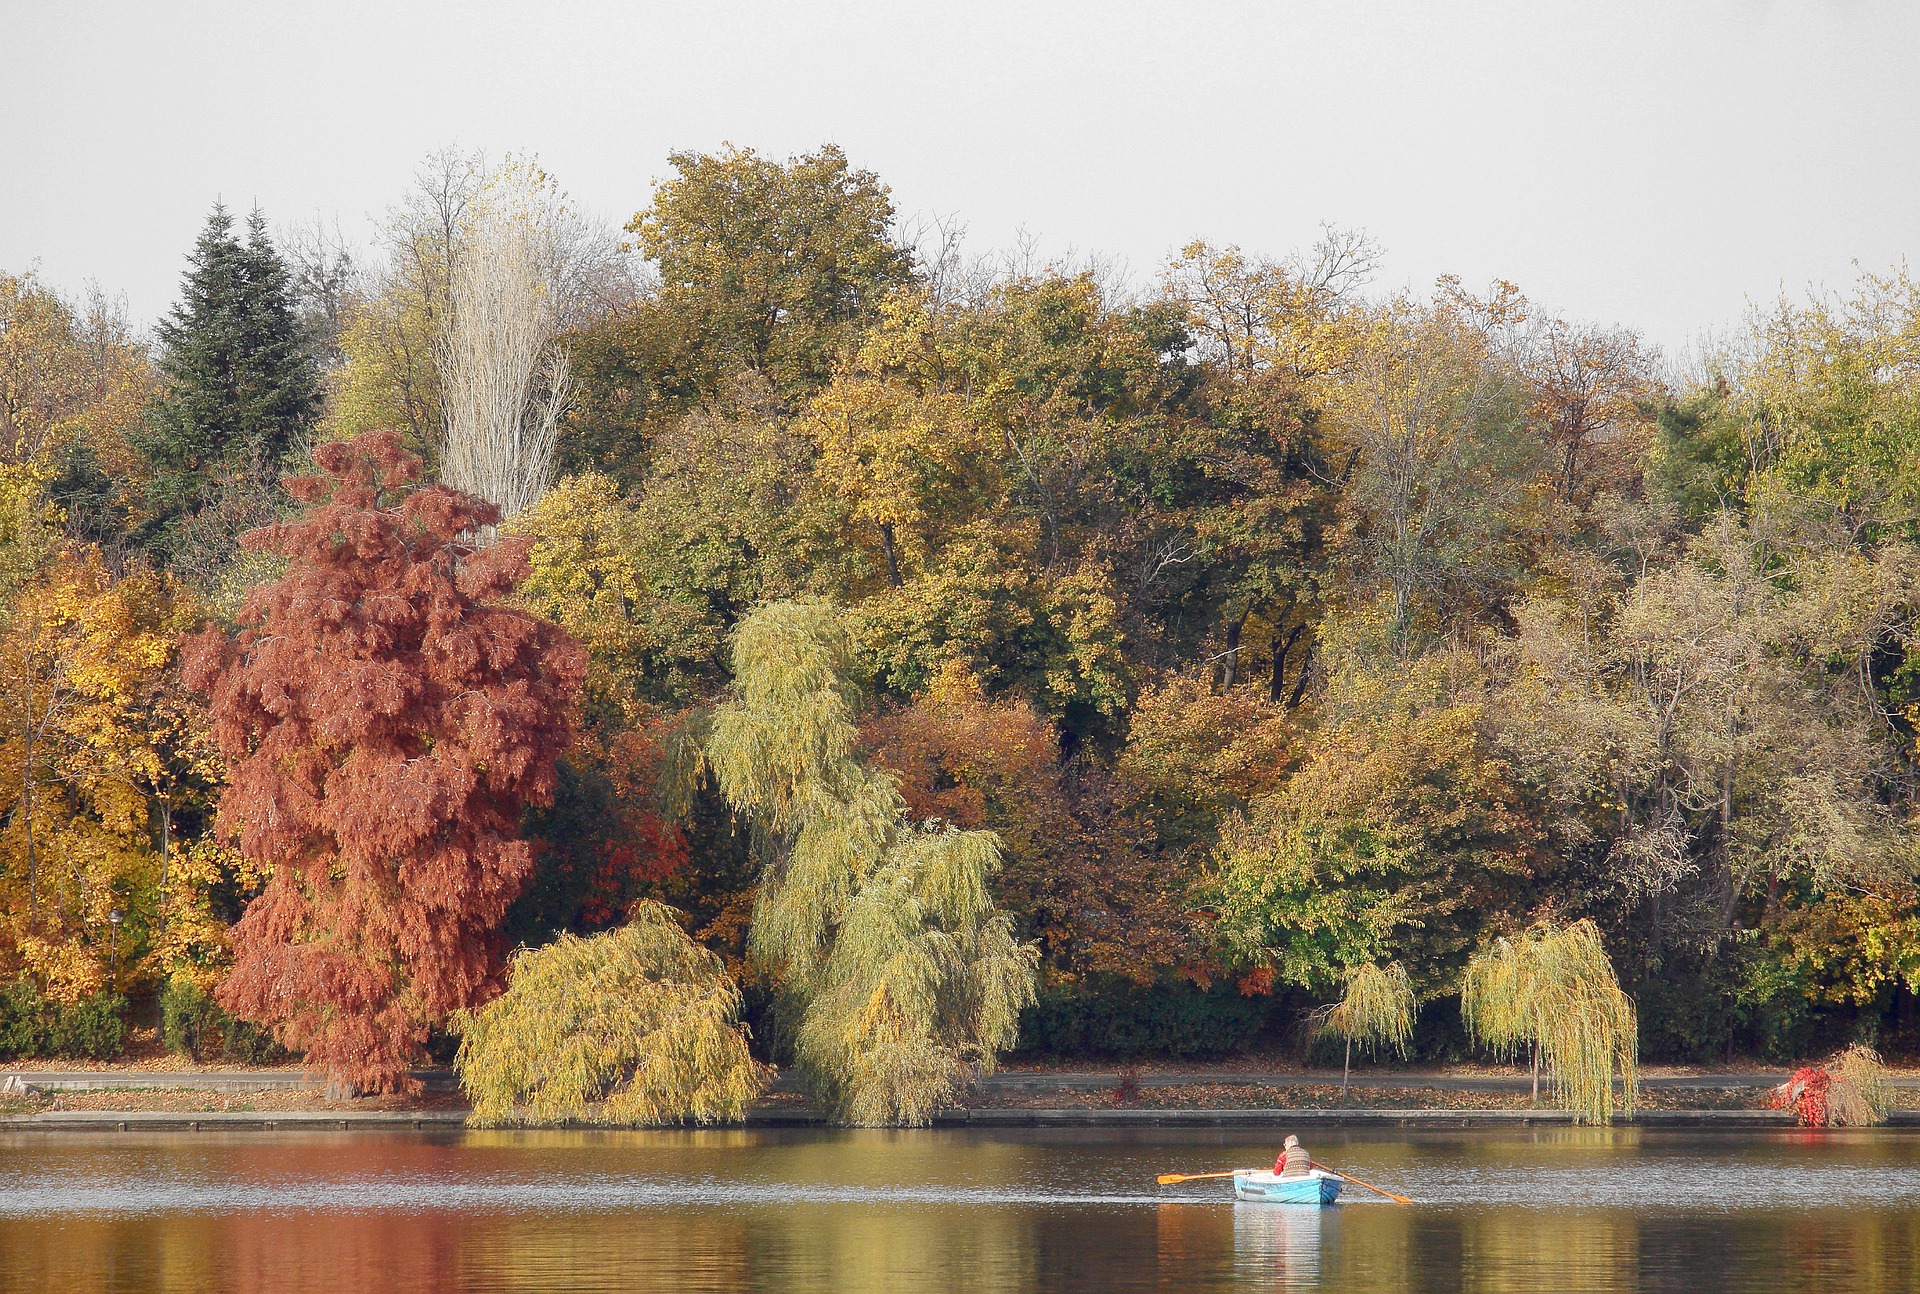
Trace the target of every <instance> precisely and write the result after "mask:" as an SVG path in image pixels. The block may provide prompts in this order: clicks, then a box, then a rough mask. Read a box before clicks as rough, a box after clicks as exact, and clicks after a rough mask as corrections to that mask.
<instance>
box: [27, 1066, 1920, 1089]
mask: <svg viewBox="0 0 1920 1294" xmlns="http://www.w3.org/2000/svg"><path fill="white" fill-rule="evenodd" d="M1790 1072H1791V1071H1789V1070H1786V1069H1778V1070H1742V1071H1728V1072H1726V1073H1710V1074H1674V1075H1664V1076H1644V1075H1643V1076H1642V1077H1641V1079H1640V1085H1641V1086H1642V1087H1644V1088H1648V1089H1652V1090H1660V1091H1688V1092H1733V1091H1745V1090H1748V1089H1754V1088H1766V1087H1777V1086H1779V1085H1780V1084H1781V1083H1783V1082H1785V1081H1786V1080H1787V1076H1788V1074H1789V1073H1790ZM414 1075H415V1077H417V1078H419V1079H420V1080H421V1081H422V1082H423V1083H424V1084H425V1085H426V1087H427V1090H428V1091H438V1092H449V1091H453V1090H455V1089H456V1088H457V1086H458V1085H457V1083H456V1082H455V1081H454V1077H453V1073H452V1071H451V1070H444V1069H422V1070H415V1071H414ZM1120 1081H1121V1074H1120V1071H1118V1070H1107V1069H1097V1070H1086V1069H1062V1070H1031V1069H1016V1070H1001V1071H1000V1072H998V1073H995V1074H989V1075H987V1076H986V1077H984V1078H982V1079H981V1080H980V1088H981V1090H982V1091H984V1092H988V1093H997V1094H1016V1093H1035V1092H1101V1091H1106V1090H1108V1089H1109V1088H1112V1087H1115V1086H1117V1085H1118V1084H1119V1083H1120ZM1135 1081H1136V1082H1137V1083H1138V1084H1139V1085H1140V1086H1141V1087H1143V1088H1168V1087H1200V1086H1209V1085H1211V1086H1220V1087H1270V1088H1288V1087H1338V1086H1339V1085H1340V1073H1339V1071H1338V1070H1331V1071H1328V1070H1271V1071H1262V1070H1247V1069H1220V1070H1212V1069H1194V1070H1177V1071H1172V1072H1165V1073H1159V1072H1153V1071H1143V1072H1141V1073H1139V1074H1138V1075H1136V1077H1135ZM1352 1085H1353V1086H1354V1087H1355V1088H1358V1089H1361V1090H1366V1091H1372V1090H1378V1089H1398V1090H1425V1091H1435V1092H1525V1091H1529V1090H1531V1088H1532V1086H1533V1080H1532V1079H1531V1078H1529V1077H1527V1076H1525V1075H1521V1076H1517V1077H1516V1076H1511V1075H1499V1074H1436V1073H1422V1072H1417V1071H1408V1072H1397V1071H1390V1072H1380V1071H1368V1072H1363V1073H1358V1074H1355V1075H1354V1076H1353V1079H1352ZM1893 1085H1894V1086H1895V1087H1897V1088H1903V1089H1912V1090H1920V1075H1909V1074H1900V1075H1896V1076H1895V1077H1894V1079H1893ZM324 1086H325V1083H324V1081H323V1080H321V1079H320V1078H318V1077H316V1076H314V1075H312V1074H309V1073H308V1072H307V1071H305V1070H298V1069H272V1070H217V1069H200V1070H126V1069H100V1070H28V1069H11V1070H8V1069H0V1088H4V1089H7V1090H12V1091H20V1090H21V1089H22V1088H25V1089H27V1090H31V1091H40V1092H79V1091H96V1092H97V1091H105V1090H114V1089H142V1090H150V1089H155V1088H168V1089H175V1090H189V1091H197V1092H292V1091H317V1090H319V1089H320V1088H322V1087H324ZM774 1090H775V1091H777V1092H778V1091H797V1090H798V1085H797V1083H795V1082H794V1080H793V1079H792V1078H791V1077H789V1076H786V1075H782V1076H781V1078H780V1079H779V1080H777V1081H776V1082H775V1083H774Z"/></svg>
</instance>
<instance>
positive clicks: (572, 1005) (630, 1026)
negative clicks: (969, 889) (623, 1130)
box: [454, 901, 765, 1124]
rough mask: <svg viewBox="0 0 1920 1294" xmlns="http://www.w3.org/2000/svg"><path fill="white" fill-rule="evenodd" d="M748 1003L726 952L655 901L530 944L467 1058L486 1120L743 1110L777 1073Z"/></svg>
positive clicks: (468, 1025) (464, 1066)
mask: <svg viewBox="0 0 1920 1294" xmlns="http://www.w3.org/2000/svg"><path fill="white" fill-rule="evenodd" d="M739 1011H740V991H739V989H738V987H736V985H735V984H734V982H733V978H732V977H731V976H730V975H728V974H727V971H726V967H725V965H724V964H723V963H722V962H721V960H720V957H719V955H718V954H716V953H714V952H712V951H711V950H710V949H707V948H703V947H701V946H700V945H699V944H696V943H694V942H693V941H692V940H691V939H689V938H687V935H686V932H685V931H684V930H682V929H681V928H680V924H679V922H677V921H675V920H674V915H673V910H672V909H671V908H668V907H667V906H665V905H664V904H661V903H654V902H647V901H643V902H642V903H640V904H639V905H638V906H637V907H636V908H635V909H634V913H633V919H632V920H631V921H630V922H628V924H626V925H624V926H621V927H620V928H619V929H617V930H610V931H608V932H606V933H605V934H599V935H595V936H593V937H592V938H590V939H582V938H580V937H579V936H577V935H571V934H565V935H562V936H560V938H559V939H558V940H557V941H556V942H554V943H551V944H548V945H547V946H546V947H544V948H538V949H527V950H523V951H521V952H520V953H519V954H517V955H516V956H515V957H514V959H513V965H512V978H511V982H510V984H509V986H508V988H507V991H506V992H505V993H503V994H501V995H500V996H499V997H497V998H495V999H494V1000H493V1001H492V1002H489V1003H488V1004H487V1005H486V1006H484V1007H482V1008H481V1009H480V1010H479V1011H477V1012H475V1013H474V1014H472V1015H471V1016H469V1017H467V1018H466V1019H465V1020H464V1021H463V1028H462V1035H463V1036H462V1037H461V1040H460V1052H459V1055H458V1056H457V1057H456V1058H455V1060H454V1066H455V1068H456V1069H458V1070H459V1073H460V1083H461V1085H462V1086H463V1087H465V1088H466V1090H467V1095H468V1096H469V1097H470V1098H471V1099H472V1101H473V1119H474V1121H475V1122H476V1123H482V1124H502V1123H557V1122H560V1121H561V1120H565V1119H590V1120H593V1121H595V1122H604V1123H682V1122H688V1121H691V1122H694V1123H714V1122H717V1121H720V1120H733V1119H738V1118H740V1117H741V1115H742V1114H743V1113H744V1112H745V1110H746V1106H747V1103H748V1102H749V1101H751V1100H753V1098H754V1097H756V1096H758V1095H759V1094H760V1091H761V1090H762V1088H763V1087H764V1086H765V1074H764V1071H763V1070H762V1069H761V1067H760V1065H759V1064H758V1063H756V1062H755V1061H754V1060H753V1058H752V1057H750V1056H749V1055H748V1054H747V1040H746V1035H745V1034H744V1032H743V1031H742V1030H741V1028H740V1027H739V1025H738V1024H736V1023H735V1019H736V1017H737V1016H738V1015H739Z"/></svg>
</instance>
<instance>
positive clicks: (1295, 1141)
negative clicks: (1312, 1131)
mask: <svg viewBox="0 0 1920 1294" xmlns="http://www.w3.org/2000/svg"><path fill="white" fill-rule="evenodd" d="M1299 1144H1300V1138H1298V1137H1295V1136H1291V1135H1290V1136H1288V1138H1287V1149H1289V1150H1291V1149H1293V1148H1294V1147H1295V1146H1297V1145H1299Z"/></svg>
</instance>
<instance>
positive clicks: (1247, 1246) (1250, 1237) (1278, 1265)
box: [1233, 1179, 1339, 1289]
mask: <svg viewBox="0 0 1920 1294" xmlns="http://www.w3.org/2000/svg"><path fill="white" fill-rule="evenodd" d="M1289 1180H1291V1179H1289ZM1338 1216H1339V1210H1337V1209H1336V1210H1335V1211H1334V1212H1333V1213H1332V1214H1328V1213H1327V1212H1326V1210H1325V1209H1319V1208H1312V1209H1270V1208H1268V1207H1267V1206H1266V1205H1264V1204H1253V1203H1247V1204H1235V1205H1234V1206H1233V1261H1234V1266H1235V1267H1237V1268H1239V1269H1240V1273H1241V1275H1242V1277H1243V1278H1250V1281H1251V1283H1250V1285H1249V1288H1253V1287H1256V1286H1264V1287H1266V1288H1268V1289H1318V1288H1319V1286H1320V1243H1321V1235H1320V1228H1321V1225H1322V1222H1321V1219H1322V1218H1323V1217H1325V1218H1326V1225H1327V1226H1335V1225H1337V1222H1338Z"/></svg>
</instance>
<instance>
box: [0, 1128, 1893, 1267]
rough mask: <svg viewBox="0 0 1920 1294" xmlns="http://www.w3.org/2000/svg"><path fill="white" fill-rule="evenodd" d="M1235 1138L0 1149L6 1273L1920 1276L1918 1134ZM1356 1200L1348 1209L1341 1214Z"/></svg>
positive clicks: (377, 1136)
mask: <svg viewBox="0 0 1920 1294" xmlns="http://www.w3.org/2000/svg"><path fill="white" fill-rule="evenodd" d="M1277 1140H1278V1134H1275V1135H1274V1136H1273V1137H1272V1138H1271V1139H1265V1138H1260V1139H1256V1137H1255V1136H1254V1135H1253V1134H1251V1133H1249V1132H1248V1131H1246V1130H1242V1129H1234V1130H1231V1131H1222V1132H1219V1133H1209V1132H1197V1133H1196V1132H1193V1131H1187V1130H1137V1129H1127V1130H1117V1131H1106V1130H1097V1129H1086V1130H1080V1129H1076V1130H1071V1131H1064V1130H1063V1131H1023V1130H1001V1131H994V1132H983V1131H979V1130H967V1131H951V1132H950V1131H941V1130H936V1131H916V1132H879V1131H843V1132H819V1131H779V1130H772V1131H758V1130H754V1131H714V1132H521V1133H509V1132H469V1133H415V1134H402V1133H393V1134H386V1133H319V1132H286V1133H276V1132H251V1133H249V1132H235V1133H224V1134H223V1133H211V1132H200V1133H178V1134H165V1133H97V1134H96V1133H80V1134H72V1133H59V1134H22V1133H15V1134H8V1135H5V1136H0V1290H7V1291H12V1290H35V1291H40V1290H49V1291H62V1292H68V1291H71V1292H74V1294H80V1292H85V1291H103V1292H104V1291H114V1292H115V1294H135V1292H140V1294H144V1292H146V1291H169V1292H171V1291H183V1292H184V1291H194V1292H196V1294H198V1292H200V1291H233V1292H241V1291H268V1290H273V1291H281V1290H287V1291H312V1292H314V1294H353V1292H355V1291H363V1290H365V1291H383V1292H389V1294H415V1292H417V1294H443V1292H444V1294H453V1292H455V1291H459V1292H463V1294H464V1292H467V1291H476V1292H477V1291H533V1290H542V1291H544V1290H566V1291H600V1290H608V1291H611V1290H620V1291H634V1290H672V1291H676V1292H679V1294H698V1292H701V1291H769V1292H772V1291H778V1292H779V1294H804V1292H806V1291H826V1290H844V1291H861V1292H868V1291H870V1292H872V1294H880V1292H882V1291H885V1292H886V1294H913V1292H915V1291H936V1290H937V1291H967V1290H975V1291H1016V1290H1047V1291H1083V1290H1084V1291H1102V1292H1107V1291H1124V1290H1156V1291H1160V1290H1164V1291H1173V1290H1179V1291H1211V1290H1296V1289H1297V1290H1330V1291H1350V1292H1354V1294H1359V1292H1363V1291H1364V1292H1366V1294H1375V1292H1379V1294H1386V1292H1388V1291H1485V1292H1487V1294H1493V1292H1496V1291H1522V1290H1528V1291H1531V1290H1566V1291H1612V1290H1655V1291H1675V1292H1677V1294H1678V1292H1684V1294H1704V1292H1705V1291H1715V1290H1729V1291H1733V1290H1738V1291H1742V1292H1743V1294H1759V1292H1763V1291H1775V1290H1779V1291H1788V1290H1791V1291H1801V1290H1821V1291H1848V1292H1849V1294H1881V1292H1883V1291H1885V1292H1888V1294H1891V1292H1893V1291H1899V1292H1900V1294H1910V1292H1911V1291H1914V1290H1916V1289H1920V1137H1916V1136H1914V1135H1911V1134H1907V1133H1904V1132H1885V1131H1880V1132H1872V1133H1864V1132H1787V1131H1771V1130H1767V1131H1742V1132H1738V1133H1734V1132H1706V1133H1683V1132H1669V1131H1636V1130H1631V1129H1621V1130H1604V1129H1550V1130H1529V1131H1463V1132H1438V1131H1436V1132H1381V1131H1371V1130H1369V1131H1355V1132H1351V1133H1345V1134H1342V1133H1336V1132H1328V1131H1320V1132H1316V1133H1315V1134H1314V1135H1312V1136H1310V1137H1309V1138H1308V1146H1309V1148H1310V1149H1311V1150H1312V1151H1313V1152H1314V1154H1315V1156H1316V1158H1319V1159H1321V1160H1322V1161H1324V1162H1328V1163H1331V1164H1334V1165H1336V1166H1337V1167H1340V1168H1343V1169H1345V1170H1346V1171H1348V1172H1350V1173H1353V1174H1355V1175H1357V1176H1360V1177H1363V1178H1366V1179H1368V1180H1370V1181H1373V1182H1376V1183H1377V1184H1379V1185H1383V1186H1387V1187H1390V1188H1391V1189H1394V1190H1397V1191H1400V1192H1403V1193H1405V1194H1407V1195H1410V1196H1413V1197H1414V1198H1415V1200H1416V1201H1417V1202H1416V1203H1415V1204H1413V1205H1411V1206H1402V1205H1396V1204H1392V1203H1387V1202H1371V1201H1368V1200H1366V1199H1365V1198H1364V1196H1365V1192H1362V1191H1359V1190H1358V1189H1357V1188H1349V1193H1348V1196H1347V1197H1346V1198H1345V1199H1343V1200H1342V1202H1341V1203H1340V1204H1339V1205H1337V1206H1335V1207H1333V1208H1330V1209H1326V1210H1317V1209H1310V1208H1300V1207H1297V1206H1287V1205H1261V1204H1235V1203H1233V1202H1232V1200H1231V1196H1230V1188H1229V1187H1228V1186H1227V1185H1226V1184H1224V1183H1221V1182H1193V1183H1187V1184H1184V1185H1180V1186H1175V1187H1167V1188H1158V1187H1156V1186H1155V1185H1154V1180H1153V1179H1154V1177H1155V1175H1156V1174H1158V1173H1162V1172H1169V1171H1200V1170H1204V1169H1209V1168H1230V1167H1235V1166H1251V1165H1260V1164H1265V1163H1269V1162H1271V1159H1272V1156H1273V1153H1274V1147H1273V1144H1272V1143H1273V1142H1274V1141H1277ZM1349 1201H1351V1202H1349Z"/></svg>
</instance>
